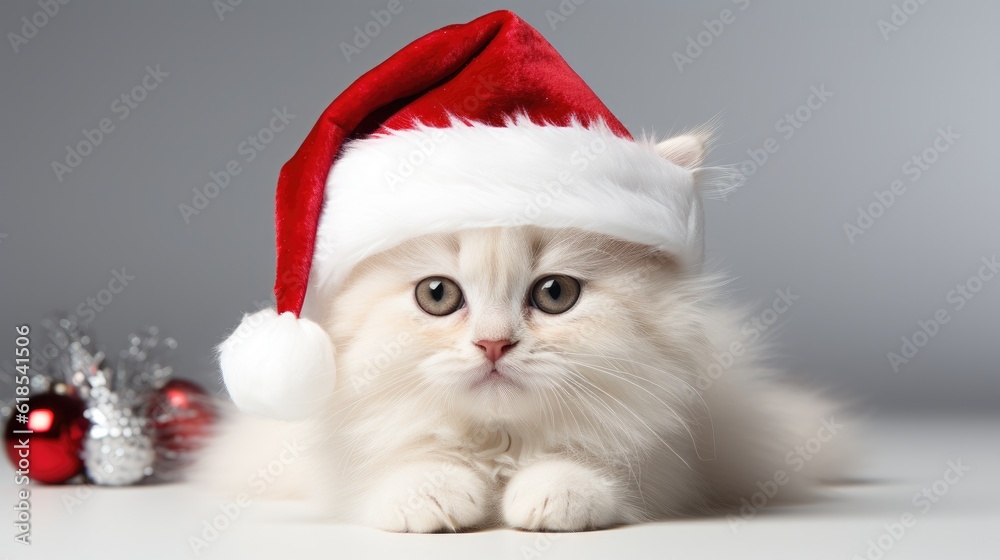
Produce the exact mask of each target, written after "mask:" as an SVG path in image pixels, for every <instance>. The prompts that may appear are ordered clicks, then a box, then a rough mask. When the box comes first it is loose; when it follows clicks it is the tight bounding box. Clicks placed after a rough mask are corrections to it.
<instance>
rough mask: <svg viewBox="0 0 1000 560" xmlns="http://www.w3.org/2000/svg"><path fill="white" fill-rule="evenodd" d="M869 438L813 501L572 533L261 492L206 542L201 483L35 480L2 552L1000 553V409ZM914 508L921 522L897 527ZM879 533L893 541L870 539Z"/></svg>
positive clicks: (881, 423) (883, 423)
mask: <svg viewBox="0 0 1000 560" xmlns="http://www.w3.org/2000/svg"><path fill="white" fill-rule="evenodd" d="M865 445H866V449H867V451H866V452H865V453H864V460H863V461H862V463H861V464H859V465H857V468H856V469H855V476H854V477H853V479H854V482H853V483H852V484H847V485H843V486H838V487H835V488H832V489H830V491H829V492H828V497H827V498H826V499H824V500H822V501H819V502H816V503H813V504H809V505H802V506H795V507H786V508H778V507H774V508H770V509H765V510H764V511H762V513H760V514H759V515H757V516H756V517H754V518H753V519H751V520H750V521H749V522H748V523H746V524H745V525H742V526H740V527H739V528H738V529H736V530H734V529H733V528H732V527H731V524H730V523H729V522H728V521H727V520H726V519H725V518H721V517H720V518H711V519H697V520H682V521H671V522H664V523H655V524H648V525H641V526H634V527H626V528H621V529H614V530H609V531H597V532H591V533H575V534H532V533H523V532H517V531H509V530H497V531H486V532H480V533H468V534H438V535H399V534H388V533H383V532H380V531H377V530H373V529H368V528H365V527H356V526H346V525H332V524H329V523H325V522H322V521H319V520H317V519H315V516H314V515H313V512H311V511H310V510H309V508H307V507H305V506H303V505H302V504H298V503H293V502H254V503H252V504H250V505H249V506H248V507H246V508H244V509H242V510H241V513H240V515H239V517H238V518H237V519H236V520H235V521H233V522H232V524H231V525H230V526H229V527H228V528H226V529H225V530H224V531H222V532H221V533H219V534H218V535H217V536H216V537H215V539H214V540H212V541H211V542H207V541H206V542H207V544H208V546H207V548H204V549H202V550H200V551H199V553H198V554H196V553H195V552H194V551H193V549H192V547H191V540H190V539H191V537H192V536H201V534H202V530H203V528H204V527H203V522H204V520H206V519H210V518H211V517H213V516H214V515H215V514H217V513H219V511H218V510H217V509H214V510H213V508H214V507H217V504H212V503H210V502H208V501H207V500H206V498H205V497H204V496H203V495H202V494H200V493H198V492H196V491H195V489H194V488H191V487H189V486H186V485H183V484H171V485H158V486H141V487H129V488H93V487H72V486H48V487H46V486H35V485H33V486H31V492H32V494H31V529H32V544H31V545H30V546H23V545H20V544H17V543H15V542H14V538H13V536H14V535H13V533H14V530H13V528H12V524H11V523H10V522H5V523H3V524H2V527H3V528H2V529H0V531H2V532H3V533H6V534H3V535H0V543H2V544H0V558H10V559H12V560H20V559H35V558H39V559H41V558H44V559H85V558H137V559H158V558H170V559H174V558H276V559H277V558H281V559H284V558H289V559H298V558H331V559H353V558H365V559H367V558H406V559H408V560H418V559H424V558H426V559H434V560H446V559H449V558H476V559H479V558H484V559H489V558H504V559H523V558H542V559H545V560H558V559H563V558H566V559H573V560H579V559H585V558H602V559H617V558H622V559H624V558H657V559H660V558H685V559H687V558H767V559H780V558H789V559H812V558H842V559H853V558H856V557H859V558H872V559H874V558H878V557H879V553H881V558H884V559H886V560H892V559H897V558H898V559H918V558H928V559H930V558H935V559H936V558H956V559H972V558H994V559H995V558H1000V483H998V478H1000V417H994V418H969V419H957V418H950V417H937V418H920V419H911V418H904V417H892V418H885V419H881V420H878V419H873V420H871V421H870V427H869V429H867V430H866V444H865ZM949 461H952V462H955V461H960V462H961V464H962V465H964V466H967V467H968V472H967V473H966V474H965V475H964V476H963V477H961V478H960V479H958V480H957V481H956V482H955V483H954V484H948V485H947V487H945V486H944V483H938V487H937V488H938V490H942V489H945V490H946V494H944V495H943V496H942V497H941V498H940V499H938V501H937V502H936V503H933V504H931V506H930V507H929V509H927V508H925V507H921V506H919V505H915V504H914V502H913V497H914V495H915V494H917V493H919V492H920V491H921V489H923V488H925V487H927V488H931V489H933V486H934V484H935V482H936V481H938V480H939V479H941V478H942V476H943V475H944V473H945V471H946V470H947V469H948V465H949ZM0 473H2V482H0V501H2V502H4V504H3V509H4V510H5V511H7V512H8V514H7V515H5V516H4V517H5V518H8V519H10V518H12V514H11V513H10V512H11V511H12V509H11V508H12V507H13V504H14V501H15V492H16V490H17V487H15V485H14V480H13V473H12V471H11V470H10V468H9V465H7V463H6V462H5V461H4V466H3V467H0ZM951 478H952V479H954V478H955V477H954V476H952V477H951ZM8 504H9V505H8ZM924 509H927V510H926V511H924ZM907 513H911V514H912V515H913V522H912V524H911V526H910V527H908V528H905V530H903V531H902V532H901V531H900V530H899V528H900V527H901V525H900V521H901V519H902V517H903V515H904V514H907ZM887 525H888V526H890V527H892V526H895V527H896V533H897V534H898V537H894V536H892V535H890V532H889V530H888V529H887V528H886V527H887ZM880 539H881V540H880ZM870 541H871V542H872V543H875V544H871V543H870ZM879 542H881V543H882V544H883V546H884V547H888V550H884V551H883V550H875V549H872V547H873V546H877V545H878V543H879Z"/></svg>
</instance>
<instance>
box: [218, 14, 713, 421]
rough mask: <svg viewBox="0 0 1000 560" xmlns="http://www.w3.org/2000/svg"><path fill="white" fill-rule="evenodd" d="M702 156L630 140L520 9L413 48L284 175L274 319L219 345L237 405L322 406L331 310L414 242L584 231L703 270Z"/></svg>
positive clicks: (261, 317)
mask: <svg viewBox="0 0 1000 560" xmlns="http://www.w3.org/2000/svg"><path fill="white" fill-rule="evenodd" d="M703 155H704V143H703V141H702V139H701V138H699V137H697V136H690V135H688V136H680V137H677V138H674V139H671V140H668V141H665V142H661V143H659V144H657V143H654V142H652V141H646V140H641V141H636V140H634V139H633V138H632V136H631V135H630V134H629V132H628V130H626V128H625V127H624V126H623V125H622V123H621V122H619V121H618V119H616V118H615V117H614V115H612V114H611V112H610V111H609V110H608V108H607V107H606V106H605V105H604V104H603V103H602V102H601V100H600V99H598V97H597V95H596V94H595V93H594V92H593V91H592V90H591V89H590V88H589V87H588V86H587V85H586V83H584V81H583V80H582V79H581V78H580V76H579V75H577V74H576V73H575V72H574V71H573V70H572V69H571V68H570V67H569V65H567V63H566V61H565V60H563V58H562V57H561V56H560V55H559V54H558V53H557V52H556V51H555V49H554V48H553V47H552V45H550V44H549V43H548V42H547V41H546V40H545V39H544V38H543V37H542V36H541V34H540V33H539V32H538V31H537V30H535V29H534V28H532V27H531V26H530V25H528V24H527V23H525V22H524V21H523V20H521V19H520V18H518V17H517V16H516V15H514V14H513V13H511V12H507V11H498V12H493V13H490V14H487V15H485V16H482V17H480V18H478V19H475V20H473V21H471V22H469V23H466V24H460V25H449V26H447V27H443V28H441V29H438V30H437V31H434V32H432V33H430V34H428V35H425V36H424V37H422V38H420V39H417V40H416V41H414V42H412V43H410V44H409V45H407V46H406V47H404V48H403V49H402V50H400V51H399V52H397V53H396V54H394V55H393V56H391V57H390V58H389V59H388V60H386V61H385V62H383V63H382V64H380V65H378V66H377V67H375V68H374V69H373V70H371V71H370V72H368V73H366V74H365V75H363V76H361V77H360V78H359V79H358V80H357V81H355V82H354V83H353V84H351V85H350V86H349V87H348V88H347V90H346V91H344V93H342V94H341V95H340V96H339V97H337V98H336V99H335V100H334V101H333V103H331V104H330V106H329V107H327V108H326V110H325V111H324V112H323V114H322V116H321V117H320V119H319V121H318V122H317V123H316V125H315V126H314V127H313V129H312V131H311V132H310V133H309V135H308V137H306V139H305V141H304V142H303V143H302V146H301V147H300V148H299V150H298V151H297V152H296V154H295V155H294V156H293V157H292V159H291V160H290V161H289V162H288V163H287V164H285V166H284V167H283V168H282V170H281V174H280V176H279V179H278V189H277V197H276V210H275V215H276V216H275V218H276V231H277V279H276V282H275V286H274V294H275V297H276V301H277V309H276V310H274V309H266V310H263V311H260V312H257V313H255V314H251V315H247V316H245V317H244V318H243V321H242V323H241V324H240V326H239V327H238V328H237V329H236V331H235V332H234V333H233V334H232V335H231V336H230V337H229V339H228V340H227V341H226V342H225V343H223V344H222V345H221V346H220V365H221V369H222V373H223V378H224V380H225V383H226V387H227V388H228V390H229V393H230V395H231V396H232V398H233V401H234V402H235V403H236V404H237V406H238V407H240V408H241V409H243V410H245V411H248V412H251V413H256V414H261V415H267V416H272V417H277V418H284V419H291V418H296V417H303V416H305V415H308V414H311V413H313V412H315V411H317V410H319V408H320V407H321V406H322V404H323V402H324V401H325V400H326V399H327V398H328V397H329V396H330V394H331V393H332V391H333V390H334V383H335V371H336V366H335V361H334V348H333V344H332V342H331V340H330V337H329V335H328V334H327V332H326V331H325V330H324V328H323V327H322V326H321V325H323V324H326V322H327V320H328V318H327V317H325V316H324V309H323V307H324V306H323V305H322V304H321V303H322V302H329V298H330V297H331V296H332V295H333V294H335V293H336V291H337V289H338V288H339V286H340V284H341V283H342V282H343V280H344V279H345V277H346V276H347V274H348V273H349V272H350V270H351V269H352V268H353V267H354V266H355V265H357V264H358V263H359V262H360V261H361V260H363V259H364V258H366V257H367V256H370V255H372V254H375V253H378V252H380V251H383V250H385V249H389V248H391V247H393V246H395V245H398V244H399V243H402V242H403V241H405V240H407V239H410V238H412V237H416V236H419V235H423V234H427V233H432V232H448V231H457V230H461V229H467V228H478V227H494V226H505V225H529V224H530V225H536V226H541V227H578V228H582V229H585V230H589V231H595V232H600V233H606V234H609V235H614V236H617V237H620V238H622V239H626V240H629V241H634V242H639V243H644V244H648V245H652V246H655V247H657V248H659V249H660V250H662V251H664V252H667V253H669V254H671V255H673V256H674V257H675V258H676V259H677V260H678V261H679V262H680V263H682V264H683V265H686V266H698V265H699V264H700V261H701V257H702V216H701V206H700V198H699V196H698V193H697V189H696V187H695V181H694V177H693V171H694V170H695V169H696V168H697V167H698V166H699V165H700V164H701V160H702V157H703Z"/></svg>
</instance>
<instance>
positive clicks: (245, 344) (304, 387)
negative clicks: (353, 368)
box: [218, 309, 337, 420]
mask: <svg viewBox="0 0 1000 560" xmlns="http://www.w3.org/2000/svg"><path fill="white" fill-rule="evenodd" d="M218 350H219V366H220V368H221V369H222V377H223V379H224V380H225V382H226V388H227V389H228V390H229V395H230V397H232V399H233V402H234V403H236V405H237V406H238V407H239V408H240V409H241V410H243V411H244V412H248V413H250V414H258V415H261V416H268V417H272V418H279V419H286V420H287V419H293V418H303V417H305V416H308V415H310V414H314V413H315V412H316V411H318V410H320V409H321V408H322V407H323V406H324V405H325V403H326V396H327V394H329V392H331V391H333V387H334V382H335V379H336V371H337V369H336V363H335V362H334V356H333V353H334V352H333V345H332V344H331V343H330V337H329V335H328V334H327V333H326V332H325V331H324V330H323V328H322V327H320V326H319V325H318V324H316V323H315V322H313V321H311V320H309V319H305V318H296V317H295V315H294V314H292V313H287V312H286V313H282V314H281V315H278V313H277V312H276V311H275V310H273V309H264V310H261V311H258V312H256V313H253V314H248V315H244V317H243V320H242V321H241V322H240V325H239V326H238V327H237V328H236V329H235V330H234V331H233V333H232V334H231V335H230V336H229V338H228V339H226V341H225V342H223V343H222V344H221V345H220V346H219V349H218Z"/></svg>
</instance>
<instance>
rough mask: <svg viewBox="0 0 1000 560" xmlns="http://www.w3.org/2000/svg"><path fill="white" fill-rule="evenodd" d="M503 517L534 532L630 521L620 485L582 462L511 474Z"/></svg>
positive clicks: (535, 467) (537, 466) (541, 465)
mask: <svg viewBox="0 0 1000 560" xmlns="http://www.w3.org/2000/svg"><path fill="white" fill-rule="evenodd" d="M503 516H504V520H505V521H506V522H507V524H508V525H509V526H511V527H516V528H519V529H528V530H532V531H585V530H588V529H600V528H603V527H610V526H613V525H618V524H621V523H625V522H628V521H629V520H630V515H629V514H628V508H627V506H626V505H625V503H624V500H623V499H622V490H621V486H620V484H619V483H618V482H616V481H615V480H614V479H612V478H610V477H608V476H606V475H605V474H602V473H601V472H599V471H597V470H594V469H591V468H589V467H585V466H583V465H580V464H578V463H574V462H572V461H565V460H550V461H543V462H540V463H535V464H534V465H531V466H529V467H526V468H525V469H523V470H521V471H520V472H518V473H517V474H515V475H514V477H513V478H511V480H510V482H509V483H508V484H507V489H506V491H505V492H504V497H503Z"/></svg>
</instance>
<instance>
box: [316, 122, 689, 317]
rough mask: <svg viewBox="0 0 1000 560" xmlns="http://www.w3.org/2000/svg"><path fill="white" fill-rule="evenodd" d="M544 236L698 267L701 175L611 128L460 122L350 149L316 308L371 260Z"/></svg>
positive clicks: (326, 234)
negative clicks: (575, 235) (483, 236)
mask: <svg viewBox="0 0 1000 560" xmlns="http://www.w3.org/2000/svg"><path fill="white" fill-rule="evenodd" d="M516 225H536V226H542V227H577V228H581V229H584V230H589V231H594V232H597V233H605V234H608V235H613V236H616V237H620V238H622V239H625V240H629V241H634V242H638V243H644V244H648V245H652V246H654V247H657V248H659V249H661V250H663V251H665V252H668V253H670V254H672V255H674V256H675V257H676V258H677V259H678V260H679V261H681V262H682V263H683V264H685V265H689V266H694V267H697V266H700V263H701V259H702V244H703V234H702V209H701V202H700V195H699V193H698V192H697V187H696V185H695V180H694V174H693V171H692V170H691V169H688V168H685V167H682V166H681V165H677V164H675V163H673V162H671V161H668V160H667V159H664V157H662V156H661V155H658V154H657V150H656V144H655V143H654V142H653V141H652V140H646V139H641V140H630V139H628V138H621V137H619V136H616V135H615V134H614V133H613V132H612V131H611V130H610V129H608V128H607V127H606V126H604V125H603V124H601V123H596V124H591V125H590V126H589V127H585V126H583V125H580V124H575V125H573V126H553V125H538V124H535V123H532V122H531V121H529V120H528V119H526V118H518V119H516V120H512V121H511V122H510V123H508V126H506V127H495V126H488V125H484V124H479V123H466V122H461V121H453V123H452V126H451V127H450V128H433V127H426V126H417V127H415V128H413V129H407V130H397V131H392V132H391V133H389V134H377V135H373V136H370V137H367V138H364V139H359V140H355V141H353V142H351V143H350V144H348V145H347V146H346V147H345V151H344V153H343V154H342V155H341V157H340V158H339V159H338V160H337V162H336V163H335V164H334V165H333V167H332V169H331V172H330V175H329V177H328V179H327V187H326V202H325V205H324V209H323V213H322V216H321V218H320V224H319V229H318V231H317V243H316V250H315V254H314V258H313V263H312V277H311V280H310V286H309V290H308V291H307V295H306V309H307V310H310V312H311V313H316V312H317V310H316V309H314V303H313V304H311V303H310V301H311V300H312V301H313V302H315V301H317V299H316V298H317V297H318V296H323V295H324V294H330V293H332V292H333V291H334V290H336V289H337V287H338V286H339V285H340V284H341V283H342V282H343V280H344V279H345V278H346V276H347V274H348V273H349V272H350V270H351V269H352V268H353V267H354V265H356V264H357V263H358V262H360V261H361V260H362V259H364V258H365V257H367V256H369V255H372V254H375V253H378V252H380V251H383V250H386V249H389V248H391V247H393V246H395V245H398V244H400V243H402V242H403V241H406V240H407V239H410V238H413V237H416V236H419V235H424V234H428V233H442V232H450V231H457V230H461V229H468V228H480V227H493V226H516Z"/></svg>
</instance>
